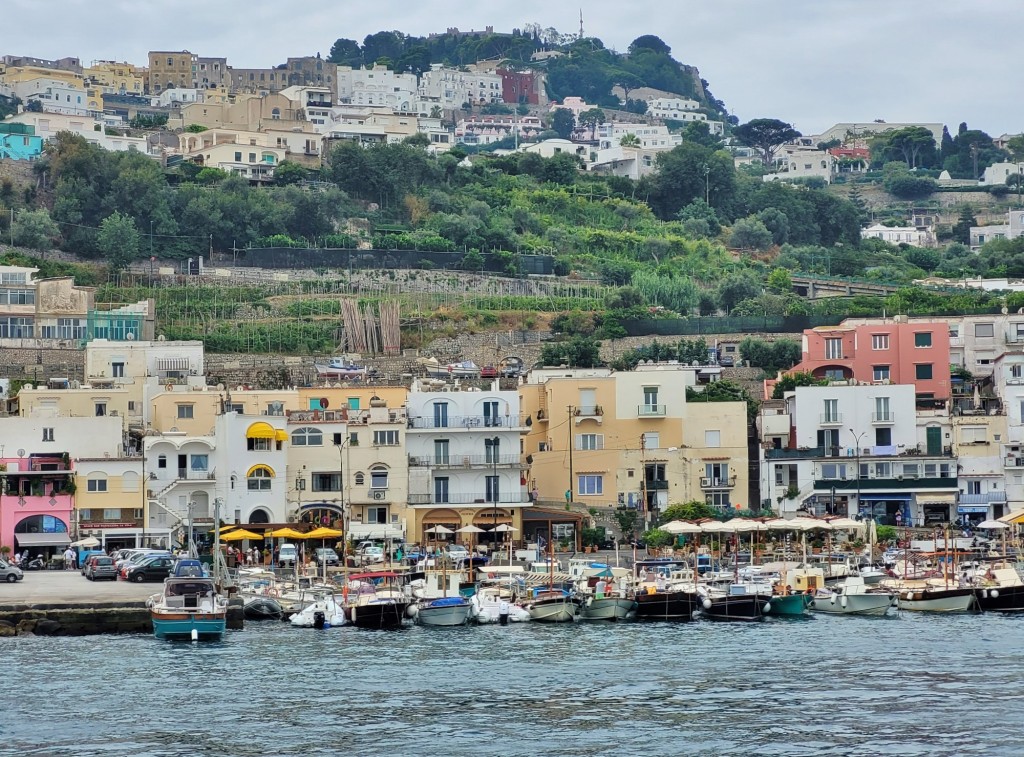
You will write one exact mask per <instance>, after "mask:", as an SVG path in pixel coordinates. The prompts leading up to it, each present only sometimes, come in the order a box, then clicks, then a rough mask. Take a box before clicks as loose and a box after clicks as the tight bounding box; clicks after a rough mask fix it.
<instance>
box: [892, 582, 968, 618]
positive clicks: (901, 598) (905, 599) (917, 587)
mask: <svg viewBox="0 0 1024 757" xmlns="http://www.w3.org/2000/svg"><path fill="white" fill-rule="evenodd" d="M937 583H941V582H936V581H899V582H886V581H883V582H882V583H881V584H880V585H881V586H882V587H884V588H888V589H893V590H894V591H895V594H896V606H897V607H898V608H899V609H901V610H907V611H908V612H969V611H970V610H974V609H977V607H978V598H977V597H976V596H975V594H974V589H972V588H970V587H966V586H965V587H959V586H957V587H952V588H946V587H945V586H940V585H937Z"/></svg>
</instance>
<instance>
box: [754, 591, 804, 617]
mask: <svg viewBox="0 0 1024 757" xmlns="http://www.w3.org/2000/svg"><path fill="white" fill-rule="evenodd" d="M810 603H811V598H810V596H809V595H807V594H773V595H772V596H771V598H770V599H769V602H768V608H767V609H766V610H765V614H766V615H772V616H779V617H794V616H797V615H806V614H807V606H808V605H809V604H810Z"/></svg>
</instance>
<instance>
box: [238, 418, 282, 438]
mask: <svg viewBox="0 0 1024 757" xmlns="http://www.w3.org/2000/svg"><path fill="white" fill-rule="evenodd" d="M245 438H246V439H276V438H277V429H275V428H274V427H273V426H271V425H270V424H269V423H266V422H265V421H260V422H259V423H254V424H252V425H251V426H249V428H248V429H247V430H246V432H245ZM285 438H287V434H285Z"/></svg>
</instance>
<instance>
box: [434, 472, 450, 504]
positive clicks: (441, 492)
mask: <svg viewBox="0 0 1024 757" xmlns="http://www.w3.org/2000/svg"><path fill="white" fill-rule="evenodd" d="M447 501H448V478H447V477H446V476H442V477H440V478H435V479H434V502H441V503H445V502H447Z"/></svg>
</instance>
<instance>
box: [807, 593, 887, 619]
mask: <svg viewBox="0 0 1024 757" xmlns="http://www.w3.org/2000/svg"><path fill="white" fill-rule="evenodd" d="M890 607H892V597H890V596H889V595H888V594H850V595H840V594H835V595H833V596H831V597H828V598H824V597H813V598H812V599H811V602H810V604H809V605H808V609H809V610H810V611H811V612H821V613H827V614H830V615H885V614H886V613H887V612H889V608H890Z"/></svg>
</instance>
